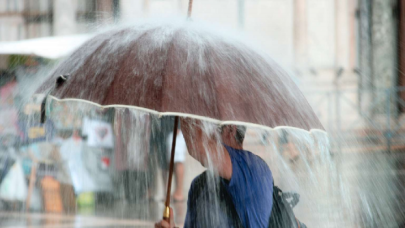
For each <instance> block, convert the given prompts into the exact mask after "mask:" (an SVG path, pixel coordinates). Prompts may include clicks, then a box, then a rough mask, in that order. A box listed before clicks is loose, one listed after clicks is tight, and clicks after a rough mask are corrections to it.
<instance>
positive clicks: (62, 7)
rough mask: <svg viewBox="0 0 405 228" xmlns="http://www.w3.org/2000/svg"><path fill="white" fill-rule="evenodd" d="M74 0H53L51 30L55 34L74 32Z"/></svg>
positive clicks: (70, 33)
mask: <svg viewBox="0 0 405 228" xmlns="http://www.w3.org/2000/svg"><path fill="white" fill-rule="evenodd" d="M76 4H77V2H76V0H54V2H53V13H54V14H53V32H54V35H55V36H59V35H72V34H75V33H76V8H77V7H76Z"/></svg>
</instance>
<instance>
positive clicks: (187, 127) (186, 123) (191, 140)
mask: <svg viewBox="0 0 405 228" xmlns="http://www.w3.org/2000/svg"><path fill="white" fill-rule="evenodd" d="M215 129H217V130H215ZM181 131H182V133H183V136H184V139H185V141H186V144H187V150H188V152H189V154H190V155H191V156H192V157H193V158H194V159H196V160H197V161H199V162H200V163H201V164H202V165H203V166H205V167H206V165H207V154H210V155H209V156H211V159H212V158H214V157H216V156H218V154H220V152H221V150H222V149H223V146H222V144H225V145H227V146H230V147H233V148H235V149H243V140H244V138H245V132H246V127H244V126H236V125H225V126H221V127H219V128H212V126H210V125H208V126H203V123H202V122H201V121H199V120H193V119H185V118H181Z"/></svg>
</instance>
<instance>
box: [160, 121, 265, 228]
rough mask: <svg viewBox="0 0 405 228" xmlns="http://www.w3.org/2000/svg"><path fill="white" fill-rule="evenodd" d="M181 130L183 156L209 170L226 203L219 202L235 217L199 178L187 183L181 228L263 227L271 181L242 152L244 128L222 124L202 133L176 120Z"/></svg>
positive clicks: (252, 157)
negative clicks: (212, 130) (235, 214)
mask: <svg viewBox="0 0 405 228" xmlns="http://www.w3.org/2000/svg"><path fill="white" fill-rule="evenodd" d="M181 128H182V131H183V134H184V138H185V141H186V144H187V148H188V151H189V154H190V155H191V156H192V157H193V158H194V159H196V160H197V161H199V162H200V163H201V164H202V165H203V166H204V167H206V168H209V167H211V168H212V169H213V171H214V173H215V174H214V175H215V177H217V178H219V185H220V188H222V189H223V191H225V194H226V195H227V196H226V197H229V199H230V200H229V199H227V200H225V201H224V202H225V203H228V204H233V208H234V209H235V210H236V213H237V215H238V218H235V217H234V216H233V215H232V213H231V212H229V211H227V209H226V205H219V206H218V205H216V204H215V203H214V201H215V197H214V196H212V195H210V194H212V192H210V189H209V187H208V186H206V185H207V184H206V183H205V184H202V182H203V181H204V180H202V178H206V177H205V176H204V175H206V173H203V174H200V175H199V176H197V177H196V178H195V179H194V181H193V182H192V184H191V187H190V191H189V194H188V202H187V215H186V220H185V223H184V227H214V226H215V227H267V226H268V224H269V219H270V215H271V209H272V205H273V198H272V193H273V177H272V173H271V170H270V168H269V167H268V166H267V164H266V163H265V162H264V161H263V160H262V159H261V158H260V157H259V156H257V155H254V154H253V153H251V152H249V151H246V150H244V149H243V140H244V137H245V132H246V127H244V126H236V125H225V126H222V127H220V128H219V129H218V132H217V133H215V132H214V133H212V134H207V133H206V132H205V131H204V130H203V127H202V125H201V122H200V121H193V120H191V119H183V118H182V119H181ZM209 163H212V164H209ZM204 185H205V186H204ZM222 197H224V196H222ZM226 197H225V198H226ZM226 201H227V202H226ZM216 207H218V208H216ZM228 208H231V207H229V206H228ZM218 212H219V213H218ZM172 214H173V213H172V212H171V213H170V215H171V216H172ZM155 227H156V228H161V227H164V228H166V227H167V228H169V227H175V225H174V219H170V224H169V223H168V222H167V221H165V220H162V221H160V222H158V223H156V224H155Z"/></svg>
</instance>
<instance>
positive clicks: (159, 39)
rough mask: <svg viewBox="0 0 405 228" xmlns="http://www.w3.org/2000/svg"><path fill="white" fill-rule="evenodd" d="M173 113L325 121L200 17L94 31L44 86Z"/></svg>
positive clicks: (268, 67) (286, 82)
mask: <svg viewBox="0 0 405 228" xmlns="http://www.w3.org/2000/svg"><path fill="white" fill-rule="evenodd" d="M59 75H70V76H69V78H68V79H67V80H66V81H65V82H64V83H63V85H61V86H58V87H55V88H54V89H53V90H51V93H50V95H52V96H53V97H56V98H58V99H70V98H71V99H81V100H86V101H91V102H94V103H97V104H99V105H103V106H107V105H126V106H135V107H141V108H146V109H150V110H154V111H157V112H160V113H168V112H170V113H171V114H172V115H180V116H181V115H185V114H187V115H193V116H194V117H196V118H198V117H209V118H212V119H216V120H219V121H240V122H245V123H253V124H258V125H263V126H267V127H271V128H275V127H279V126H288V127H295V128H300V129H304V130H311V129H320V130H323V126H322V124H321V123H320V122H319V120H318V118H317V116H316V115H315V113H314V112H313V110H312V108H311V107H310V105H309V104H308V102H307V100H306V99H305V97H304V96H303V94H302V93H301V91H300V90H299V89H298V87H297V86H296V85H295V83H294V82H293V81H292V80H291V78H290V77H289V76H288V75H287V74H286V73H285V71H283V70H282V69H281V68H280V67H279V66H278V65H277V64H276V63H275V62H274V61H273V60H271V59H270V58H269V57H267V56H266V55H264V54H262V53H261V52H260V51H257V50H256V49H254V48H252V47H250V46H249V45H248V44H246V43H244V42H241V41H239V40H238V39H236V38H234V37H228V36H227V35H220V33H218V32H212V31H210V30H209V29H206V27H205V26H201V25H200V24H197V23H195V22H190V21H188V22H182V23H177V24H176V23H160V24H142V25H138V26H133V27H126V28H124V29H118V30H113V31H109V32H106V33H103V34H100V35H97V36H95V37H94V38H93V39H92V40H90V41H88V42H87V43H85V44H84V45H83V46H82V47H81V48H80V49H79V50H77V51H76V52H75V53H73V54H72V55H71V56H70V57H68V58H67V59H66V60H65V61H63V62H62V63H61V64H60V65H59V66H58V67H57V68H56V70H55V71H54V72H53V73H52V75H51V77H50V78H49V79H48V80H47V81H46V82H45V83H44V84H43V85H42V86H41V87H40V88H39V90H38V92H41V93H45V92H48V91H50V89H51V88H53V87H54V85H55V80H56V78H57V77H58V76H59Z"/></svg>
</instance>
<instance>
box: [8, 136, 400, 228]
mask: <svg viewBox="0 0 405 228" xmlns="http://www.w3.org/2000/svg"><path fill="white" fill-rule="evenodd" d="M246 147H247V148H248V149H251V150H254V151H257V152H258V154H259V155H260V156H262V157H263V158H264V159H265V160H266V161H267V162H268V163H269V165H270V166H271V168H272V170H273V175H274V179H275V183H276V185H278V186H280V187H281V188H282V189H284V190H285V191H292V190H293V191H296V192H298V193H300V195H301V199H300V202H299V204H298V205H297V206H296V208H295V209H294V211H295V213H296V216H297V217H298V218H299V219H300V220H301V221H303V222H304V223H305V224H307V225H308V227H330V228H332V227H336V228H337V227H353V228H355V227H364V228H374V227H393V228H394V227H405V206H404V205H405V204H404V203H405V194H404V190H405V152H395V153H384V152H379V153H367V152H365V153H342V154H335V155H333V156H332V157H331V163H329V166H333V169H332V168H330V167H324V166H325V165H324V164H323V165H319V164H316V163H312V164H306V163H305V164H304V163H303V162H301V161H300V159H298V160H296V161H290V162H289V163H288V164H287V166H288V170H289V172H290V173H280V170H282V169H278V168H275V167H274V166H277V164H275V163H276V161H275V160H272V157H271V156H266V154H262V153H261V150H263V148H261V147H262V146H260V145H258V144H249V143H248V144H247V146H246ZM286 160H288V159H286ZM185 164H186V170H185V171H186V177H185V185H184V191H185V193H187V191H188V187H189V185H190V183H191V181H192V179H193V178H194V177H195V176H196V175H198V174H199V173H200V172H202V171H203V168H202V167H201V165H199V164H198V163H197V162H196V161H194V160H193V159H192V158H191V157H187V161H186V163H185ZM308 166H311V168H310V169H309V170H310V171H312V173H310V172H307V171H304V170H308V169H307V168H308ZM321 166H322V167H321ZM284 168H285V167H284ZM322 170H324V172H322ZM327 170H329V171H330V170H336V173H333V172H328V171H327ZM292 176H293V177H292ZM294 178H295V180H294V181H291V182H290V181H289V180H290V179H294ZM160 182H161V181H160V180H159V183H160ZM158 189H160V190H159V191H158V192H157V195H156V197H155V199H154V200H153V201H147V200H144V201H140V202H132V203H128V202H124V201H119V200H115V201H114V202H112V203H111V204H102V205H96V207H95V209H94V210H87V211H84V210H79V211H78V213H76V215H61V214H44V213H19V212H10V211H7V212H6V211H3V212H0V227H6V228H17V227H18V228H20V227H21V228H26V227H31V228H34V227H38V228H39V227H55V228H57V227H61V228H62V227H63V228H70V227H88V228H90V227H105V228H107V227H117V228H124V227H125V228H126V227H153V223H154V222H155V221H157V220H159V219H160V218H161V215H162V211H163V200H162V199H163V191H162V189H163V188H162V186H161V185H160V186H159V187H158ZM185 195H187V194H185ZM172 206H173V207H174V210H175V216H176V217H175V219H176V224H178V225H180V226H181V225H182V222H183V221H184V217H185V213H186V209H187V207H186V201H185V202H180V203H173V204H172Z"/></svg>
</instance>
